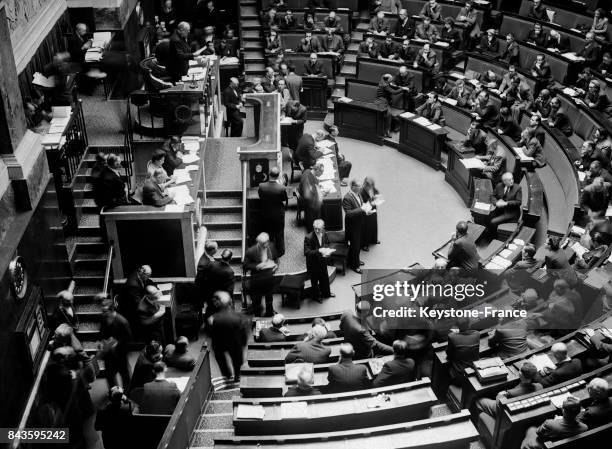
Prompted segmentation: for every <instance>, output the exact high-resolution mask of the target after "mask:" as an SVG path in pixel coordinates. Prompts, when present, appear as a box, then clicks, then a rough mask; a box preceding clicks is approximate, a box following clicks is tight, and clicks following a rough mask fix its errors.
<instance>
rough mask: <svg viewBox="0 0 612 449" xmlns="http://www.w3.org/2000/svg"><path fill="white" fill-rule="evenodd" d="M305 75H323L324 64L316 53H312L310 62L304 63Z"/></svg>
mask: <svg viewBox="0 0 612 449" xmlns="http://www.w3.org/2000/svg"><path fill="white" fill-rule="evenodd" d="M304 73H305V74H306V75H308V76H322V75H323V64H321V61H319V60H318V57H317V54H316V53H311V54H310V60H309V61H308V62H305V63H304Z"/></svg>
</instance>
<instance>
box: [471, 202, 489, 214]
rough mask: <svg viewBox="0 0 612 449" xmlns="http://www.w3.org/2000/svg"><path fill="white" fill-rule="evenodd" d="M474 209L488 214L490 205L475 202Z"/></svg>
mask: <svg viewBox="0 0 612 449" xmlns="http://www.w3.org/2000/svg"><path fill="white" fill-rule="evenodd" d="M474 209H478V210H484V211H486V212H489V211H490V210H491V205H490V204H489V203H483V202H482V201H476V202H475V203H474Z"/></svg>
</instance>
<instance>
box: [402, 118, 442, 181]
mask: <svg viewBox="0 0 612 449" xmlns="http://www.w3.org/2000/svg"><path fill="white" fill-rule="evenodd" d="M399 117H400V138H399V147H398V148H399V150H400V152H402V153H404V154H407V155H409V156H412V157H414V158H415V159H418V160H419V161H421V162H424V163H425V164H427V165H429V166H430V167H433V168H435V169H436V170H440V169H442V160H441V156H442V148H443V147H444V143H445V141H446V136H447V134H448V131H447V130H446V129H444V128H443V127H442V126H440V125H435V124H431V125H429V126H424V125H421V124H419V123H418V122H415V119H417V118H419V116H418V115H414V114H412V113H410V112H407V113H404V114H401V115H400V116H399Z"/></svg>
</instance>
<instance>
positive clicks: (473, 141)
mask: <svg viewBox="0 0 612 449" xmlns="http://www.w3.org/2000/svg"><path fill="white" fill-rule="evenodd" d="M462 143H463V146H465V147H468V148H472V149H473V150H474V153H476V154H480V155H484V154H486V152H487V133H485V132H484V131H483V130H478V132H473V131H472V132H470V133H468V135H467V138H466V139H465V140H464V141H463V142H462Z"/></svg>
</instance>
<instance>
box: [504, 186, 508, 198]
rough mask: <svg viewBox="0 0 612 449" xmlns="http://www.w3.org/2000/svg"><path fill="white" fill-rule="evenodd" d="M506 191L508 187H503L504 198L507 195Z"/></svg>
mask: <svg viewBox="0 0 612 449" xmlns="http://www.w3.org/2000/svg"><path fill="white" fill-rule="evenodd" d="M508 189H509V187H504V197H505V196H506V194H507V193H508Z"/></svg>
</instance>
